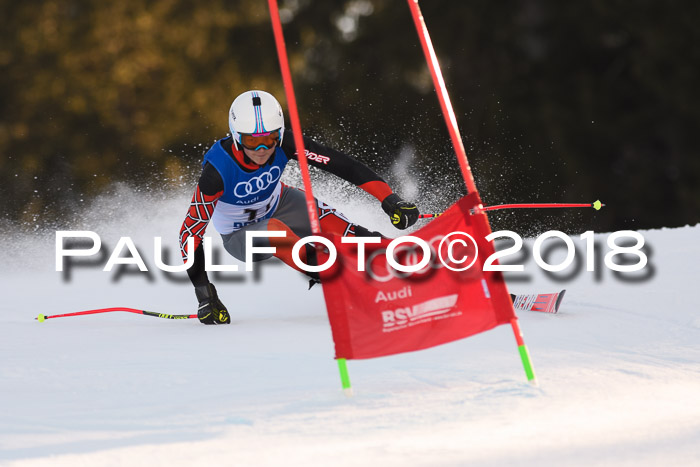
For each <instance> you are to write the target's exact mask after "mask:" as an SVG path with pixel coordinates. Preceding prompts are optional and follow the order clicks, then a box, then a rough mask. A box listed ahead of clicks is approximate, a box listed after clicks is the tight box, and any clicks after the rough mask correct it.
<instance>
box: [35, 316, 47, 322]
mask: <svg viewBox="0 0 700 467" xmlns="http://www.w3.org/2000/svg"><path fill="white" fill-rule="evenodd" d="M36 319H38V320H39V322H40V323H43V322H44V321H46V316H44V315H39V316H37V317H36Z"/></svg>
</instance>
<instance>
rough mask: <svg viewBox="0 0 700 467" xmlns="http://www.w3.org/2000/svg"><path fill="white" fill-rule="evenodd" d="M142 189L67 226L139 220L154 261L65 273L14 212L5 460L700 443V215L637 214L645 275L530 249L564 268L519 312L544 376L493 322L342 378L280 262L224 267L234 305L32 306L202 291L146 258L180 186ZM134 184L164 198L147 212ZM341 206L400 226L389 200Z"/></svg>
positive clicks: (328, 458)
mask: <svg viewBox="0 0 700 467" xmlns="http://www.w3.org/2000/svg"><path fill="white" fill-rule="evenodd" d="M140 196H141V197H140V198H138V199H135V198H131V197H129V196H120V197H118V198H116V199H114V198H113V199H103V200H101V201H98V202H97V203H95V204H93V205H92V207H91V208H90V209H89V210H88V211H87V212H86V214H85V216H84V218H83V219H82V221H80V222H79V223H76V224H75V226H73V227H71V230H92V231H95V232H97V233H98V234H99V235H100V237H101V239H102V241H103V243H104V245H105V247H106V249H107V254H111V249H112V248H113V247H114V246H115V245H116V242H117V240H118V238H119V237H121V236H129V237H131V238H132V240H133V241H134V243H135V244H136V245H137V247H138V248H139V251H140V253H141V254H142V256H143V257H144V261H145V262H146V263H147V265H148V266H149V269H150V273H149V274H124V275H121V276H117V275H116V274H114V273H107V272H102V271H101V269H102V267H103V266H104V264H105V262H106V258H101V259H100V260H94V259H92V261H93V262H94V263H95V264H93V265H92V266H89V267H87V266H81V267H75V268H73V269H72V270H71V274H70V279H69V280H68V279H66V278H65V277H64V276H63V275H62V274H61V273H60V272H56V271H55V247H54V234H53V231H48V232H47V231H39V232H38V233H36V234H26V235H21V236H19V237H18V236H16V235H11V234H9V233H5V234H3V245H5V250H4V251H5V254H6V255H7V257H6V258H5V259H4V260H3V261H2V270H1V271H0V281H1V283H2V291H3V300H2V303H1V304H0V352H1V353H2V364H1V365H0V465H8V466H13V467H19V466H22V467H25V466H35V465H36V466H38V465H50V466H71V467H73V466H80V465H85V466H96V465H129V466H139V465H144V466H146V465H147V466H152V465H168V466H191V465H202V466H204V465H206V466H209V465H236V466H238V465H255V466H258V465H263V466H265V465H270V466H278V465H291V466H294V465H304V466H308V465H334V466H346V465H347V466H350V465H379V466H406V465H411V466H413V465H415V466H428V465H430V466H433V465H444V466H461V465H483V466H489V465H492V466H500V465H525V466H538V467H541V466H542V465H560V466H561V465H572V466H576V465H581V466H583V465H616V466H626V465H629V466H632V465H634V466H651V465H700V313H699V312H698V308H697V305H696V302H697V300H696V298H695V297H696V296H697V293H696V291H697V284H698V277H697V271H698V264H699V263H700V246H698V242H697V239H698V238H699V237H700V227H698V226H694V227H685V228H678V229H662V230H654V231H643V232H641V233H642V234H643V235H644V237H645V240H646V242H647V245H648V246H649V252H650V260H649V265H648V266H647V268H645V270H644V271H643V274H641V275H640V274H636V275H634V277H636V278H637V281H629V280H623V279H624V278H620V277H617V276H615V275H614V274H612V273H611V272H610V271H609V270H605V269H604V268H602V266H601V265H600V264H599V265H597V267H598V268H601V269H599V273H598V274H597V273H590V272H586V271H585V270H582V269H579V270H578V271H574V272H573V273H570V274H568V275H569V276H570V277H569V278H568V279H567V280H565V281H555V280H553V279H551V278H548V277H546V276H545V275H544V274H542V273H541V271H539V269H538V268H537V266H536V265H535V264H534V262H533V261H532V260H529V261H527V262H526V263H525V267H526V271H525V273H523V274H518V275H512V276H511V279H510V289H511V291H513V292H515V293H531V292H550V291H557V290H560V289H562V288H566V289H567V290H568V292H567V295H566V298H565V301H564V303H563V305H562V308H561V310H560V312H559V314H557V315H547V314H541V313H534V312H530V313H525V312H521V313H520V323H521V327H522V329H523V332H524V335H525V340H526V343H527V344H528V346H529V348H530V352H531V355H532V359H533V363H534V365H535V370H536V372H537V376H538V379H539V382H540V386H539V387H532V386H530V385H528V384H527V382H526V379H525V375H524V372H523V370H522V367H521V364H520V361H519V358H518V354H517V350H516V346H515V342H514V339H513V335H512V332H511V330H510V328H508V327H505V326H502V327H499V328H497V329H495V330H493V331H490V332H487V333H484V334H481V335H478V336H475V337H473V338H470V339H466V340H463V341H459V342H455V343H452V344H448V345H444V346H440V347H437V348H433V349H429V350H426V351H422V352H417V353H411V354H404V355H399V356H394V357H387V358H382V359H376V360H363V361H350V362H348V366H349V370H350V376H351V379H352V383H353V386H354V389H355V396H354V397H353V398H347V397H346V396H345V395H344V394H343V393H342V391H341V389H340V382H339V377H338V373H337V367H336V364H335V361H334V360H333V355H334V352H333V342H332V339H331V333H330V329H329V325H328V321H327V318H326V316H325V310H324V305H323V297H322V291H321V289H320V287H315V288H313V289H312V290H310V291H307V290H306V288H307V287H306V281H305V280H304V279H303V278H302V277H300V276H299V275H298V274H297V273H295V272H293V271H291V270H289V269H287V268H285V267H283V266H280V265H279V264H278V263H274V262H270V263H268V264H266V265H264V266H262V267H261V268H260V269H259V271H260V272H259V274H257V275H256V274H251V273H245V272H239V273H224V276H226V277H227V278H228V280H223V279H221V278H219V279H216V278H213V279H214V281H215V283H216V284H217V286H218V288H219V293H220V296H221V298H222V300H223V302H224V303H225V304H226V305H227V306H228V308H229V311H230V312H231V315H232V318H233V324H232V325H230V326H220V327H213V326H203V325H200V324H199V323H198V322H197V321H196V320H178V321H170V320H165V319H158V318H152V317H147V316H141V315H134V314H127V313H110V314H102V315H91V316H81V317H73V318H61V319H54V320H48V321H46V322H44V323H39V322H37V321H35V320H34V317H35V316H37V315H38V314H39V313H42V314H46V315H51V314H58V313H67V312H72V311H80V310H87V309H93V308H102V307H112V306H125V307H134V308H139V309H146V310H152V311H159V312H163V313H178V314H189V313H194V312H195V309H196V303H195V298H194V293H193V290H192V288H191V286H190V285H189V283H188V282H186V278H185V282H173V281H170V280H167V279H166V278H165V276H164V275H163V273H162V272H160V271H159V270H157V269H156V268H155V266H154V264H155V263H154V260H153V237H155V236H161V237H163V242H164V245H165V246H166V247H167V248H169V250H170V259H169V261H168V262H170V263H175V262H176V260H177V258H178V253H177V250H176V243H175V242H176V240H177V232H178V230H179V225H180V222H181V220H182V215H184V210H185V208H186V205H187V203H188V201H189V193H187V192H184V191H183V192H182V193H179V194H177V195H176V196H172V197H171V198H170V199H162V198H154V199H145V200H144V199H143V198H142V196H143V195H140ZM141 203H152V204H154V205H155V206H156V209H155V210H154V211H153V212H157V213H158V214H157V215H155V216H151V217H148V218H144V216H143V215H142V213H141V212H140V211H139V210H138V209H137V208H138V207H139V206H140V205H141ZM346 211H347V212H346V213H347V214H349V215H351V216H352V217H354V218H357V219H360V220H361V221H362V222H363V223H364V224H366V225H368V226H372V227H374V228H379V229H381V230H382V231H383V232H385V233H388V234H392V235H396V233H395V232H391V227H390V226H389V225H388V221H386V220H385V219H384V215H383V213H381V212H380V210H379V207H378V206H375V205H370V204H357V205H353V206H350V209H346ZM130 213H132V214H130ZM209 235H211V236H212V237H214V238H215V239H216V235H215V233H214V232H213V229H212V231H211V232H209ZM606 237H607V234H603V235H599V236H597V237H596V239H597V240H598V241H599V242H600V244H601V245H602V246H603V247H605V238H606ZM215 243H216V242H215ZM526 244H528V245H531V244H532V240H528V241H526ZM581 245H582V244H581V242H580V241H577V246H581ZM582 248H583V247H582ZM582 248H581V249H579V250H578V254H581V252H582V251H583V249H582ZM219 262H224V260H223V255H222V257H221V259H220V260H219ZM225 262H226V263H228V264H234V263H233V260H231V261H228V260H226V261H225ZM552 262H555V260H554V259H553V260H552ZM566 273H567V271H565V272H564V273H561V274H560V275H559V276H560V277H561V276H563V275H566ZM180 277H181V278H184V277H185V276H184V274H182V275H180Z"/></svg>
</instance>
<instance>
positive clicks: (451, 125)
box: [408, 0, 481, 202]
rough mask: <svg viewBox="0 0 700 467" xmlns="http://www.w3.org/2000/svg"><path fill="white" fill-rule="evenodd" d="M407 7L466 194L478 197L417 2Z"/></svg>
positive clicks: (448, 97)
mask: <svg viewBox="0 0 700 467" xmlns="http://www.w3.org/2000/svg"><path fill="white" fill-rule="evenodd" d="M408 7H409V8H410V9H411V15H412V16H413V21H414V23H415V25H416V30H417V31H418V38H419V39H420V43H421V46H422V47H423V53H424V54H425V58H426V61H427V62H428V68H430V75H431V76H432V78H433V84H434V85H435V91H436V92H437V96H438V100H439V101H440V107H441V108H442V114H443V116H444V117H445V123H446V124H447V130H448V131H449V132H450V138H451V139H452V145H453V146H454V149H455V153H456V155H457V160H458V161H459V167H460V169H461V170H462V177H463V178H464V183H465V184H466V185H467V192H468V193H477V196H478V190H477V189H476V184H475V183H474V176H473V175H472V170H471V168H470V167H469V161H468V160H467V152H466V151H465V150H464V143H462V137H461V135H460V133H459V128H458V127H457V118H456V117H455V112H454V109H453V108H452V102H450V96H449V95H448V94H447V87H446V86H445V80H444V79H443V77H442V71H441V70H440V64H439V63H438V59H437V55H435V49H433V43H432V41H431V40H430V35H429V34H428V28H427V27H426V25H425V20H424V19H423V14H422V13H421V11H420V7H419V6H418V0H408ZM480 201H481V199H480V198H479V202H480Z"/></svg>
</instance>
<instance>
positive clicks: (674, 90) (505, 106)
mask: <svg viewBox="0 0 700 467" xmlns="http://www.w3.org/2000/svg"><path fill="white" fill-rule="evenodd" d="M0 3H1V4H2V12H3V14H2V17H3V19H2V23H3V24H2V29H1V30H0V37H1V38H2V47H1V48H0V93H1V94H2V96H1V98H0V114H1V115H2V118H1V120H0V200H2V202H1V203H0V206H1V208H0V215H1V216H3V217H4V218H6V219H12V220H18V221H22V222H30V223H31V222H42V221H50V220H52V219H56V218H60V217H61V215H62V213H65V212H69V211H70V210H72V209H74V208H75V207H76V206H79V205H80V204H81V202H82V201H84V200H85V199H89V198H90V197H91V196H93V195H95V194H96V193H99V192H100V191H102V190H104V189H106V188H107V187H108V186H110V184H112V183H113V182H115V181H127V182H129V183H133V184H134V185H135V186H138V185H143V186H146V187H147V189H159V188H161V187H163V188H168V187H173V186H181V185H182V184H183V183H192V182H193V181H194V180H195V179H196V176H197V173H198V171H199V163H200V161H201V155H202V153H203V151H204V150H205V149H206V148H207V147H208V146H209V145H211V143H212V142H213V141H214V140H216V139H218V138H221V137H223V136H224V135H225V134H226V133H227V131H228V127H227V120H226V118H227V117H226V114H227V111H228V107H229V105H230V102H231V100H232V99H233V98H234V97H235V96H236V95H237V94H238V93H240V92H242V91H244V90H247V89H250V88H258V89H265V90H268V91H270V92H272V93H273V94H275V95H276V96H277V97H278V98H279V99H280V101H281V102H282V103H283V107H286V105H285V99H284V93H283V87H282V84H281V78H280V72H279V65H278V63H277V55H276V51H275V46H274V42H273V36H272V30H271V26H270V21H269V17H268V10H267V2H264V1H261V0H238V1H236V2H230V1H221V0H212V1H211V2H207V3H206V4H202V5H198V6H195V4H194V3H191V2H173V1H171V0H153V1H150V2H142V1H134V0H124V1H121V2H98V1H94V0H53V1H52V0H47V1H26V2H13V1H8V0H0ZM280 6H281V7H282V12H281V17H282V20H283V23H284V28H285V37H286V39H287V47H288V51H289V53H290V60H291V65H292V72H293V75H294V80H295V88H296V91H297V99H298V101H299V106H300V111H301V120H302V125H303V126H304V130H305V133H307V134H309V135H310V136H313V137H316V138H317V139H319V140H320V141H322V142H324V143H326V144H330V145H333V146H335V147H338V148H340V149H343V150H345V151H347V152H349V153H351V154H353V155H355V156H356V157H357V158H359V159H361V160H363V161H365V162H367V163H368V164H370V165H373V166H374V167H375V168H378V169H379V170H378V171H380V172H381V173H383V174H386V175H388V176H389V178H391V177H392V175H391V174H387V173H386V172H387V171H385V170H383V169H382V168H380V167H383V166H384V167H386V166H390V165H391V163H393V162H394V161H396V160H397V159H398V158H402V159H401V160H402V161H403V163H404V166H405V167H404V168H407V169H408V170H407V171H405V172H404V173H408V174H410V175H411V176H412V177H415V178H416V179H418V180H420V183H419V185H420V188H421V191H422V192H426V191H428V192H433V193H435V194H437V195H438V197H440V198H442V199H444V205H443V207H447V206H448V205H449V204H450V203H451V202H453V201H455V200H456V199H457V198H458V197H459V196H460V195H461V194H462V193H463V192H464V189H463V187H462V185H461V183H460V178H459V173H458V169H457V165H456V161H455V159H454V155H453V152H452V149H451V144H450V141H449V138H448V135H447V131H446V129H445V125H444V122H443V119H442V115H441V113H440V109H439V105H438V102H437V99H436V97H435V93H434V91H433V88H432V83H431V81H430V76H429V73H428V70H427V67H426V65H425V60H424V58H423V55H422V51H421V49H420V45H419V42H418V38H417V36H416V33H415V29H414V26H413V23H412V20H411V18H410V14H409V11H408V7H407V5H406V3H405V1H403V0H343V1H341V0H336V1H317V0H287V1H285V0H281V1H280ZM421 8H422V9H423V13H424V16H425V19H426V22H427V25H428V28H429V30H430V33H431V36H432V39H433V43H434V45H435V48H436V50H437V53H438V56H439V58H440V61H441V66H442V69H443V73H444V75H445V79H446V82H447V85H448V89H449V92H450V96H451V98H452V101H453V104H454V107H455V111H456V114H457V119H458V122H459V125H460V129H461V131H462V136H463V138H464V141H465V146H466V147H467V152H468V156H469V158H470V162H471V164H472V168H473V170H474V173H475V176H476V179H477V185H478V186H479V189H480V191H481V193H482V198H483V199H484V201H485V202H486V203H488V204H498V203H506V202H529V201H531V202H589V201H593V200H595V199H597V198H600V199H601V200H603V201H604V202H605V203H607V205H608V208H607V209H605V210H603V211H601V212H600V213H599V214H597V215H596V225H595V228H596V230H598V231H603V230H616V229H621V228H635V229H638V228H653V227H661V226H678V225H684V224H687V223H696V222H698V220H700V157H698V156H700V154H699V151H698V149H699V147H700V144H699V143H698V139H697V138H695V137H694V136H693V134H694V131H695V130H696V129H697V128H699V127H700V109H699V108H698V104H699V103H700V96H699V94H700V91H699V90H698V85H697V83H699V82H700V66H698V64H699V63H700V47H698V44H700V32H699V28H698V27H697V21H698V19H700V4H698V3H697V2H693V1H689V0H679V1H677V2H673V3H670V4H669V3H663V2H653V1H650V0H639V1H637V2H624V1H619V0H608V1H602V0H600V1H599V0H592V1H589V2H574V3H571V2H557V1H554V0H504V1H502V2H490V1H486V0H470V1H464V2H454V1H447V0H431V1H423V2H422V3H421ZM380 163H381V164H382V165H379V164H380ZM395 183H398V184H399V192H401V186H400V184H401V181H400V180H398V179H397V180H395ZM144 184H145V185H144ZM417 201H418V204H419V205H420V199H418V200H417ZM547 214H548V215H550V214H549V213H547ZM536 215H537V214H535V213H527V214H523V215H519V216H518V219H519V220H518V221H516V222H515V224H511V225H508V228H515V227H517V224H518V222H529V221H530V220H531V219H532V218H533V216H536ZM551 215H555V216H561V219H564V218H565V217H564V216H568V221H567V222H568V224H567V226H568V227H570V228H574V229H575V228H576V226H577V223H579V222H583V223H584V224H586V225H590V224H589V223H587V222H586V220H587V219H589V218H585V219H583V218H581V215H580V214H579V215H578V218H577V217H576V216H574V218H573V220H572V218H571V216H572V215H571V213H557V214H551ZM503 216H507V215H505V214H503ZM495 220H496V222H499V218H498V217H496V218H495ZM501 220H502V221H503V222H505V223H506V224H508V222H507V221H508V219H507V217H504V218H501Z"/></svg>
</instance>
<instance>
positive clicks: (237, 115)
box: [228, 91, 284, 149]
mask: <svg viewBox="0 0 700 467" xmlns="http://www.w3.org/2000/svg"><path fill="white" fill-rule="evenodd" d="M228 126H229V128H230V129H231V136H233V141H234V142H235V144H236V148H238V149H240V148H241V147H242V143H241V135H242V134H248V135H253V134H265V133H269V132H272V131H275V130H279V132H280V139H279V144H280V145H281V144H282V137H283V136H284V115H283V114H282V106H280V103H279V102H277V99H275V97H274V96H273V95H272V94H270V93H269V92H265V91H246V92H244V93H243V94H241V95H239V96H238V97H236V98H235V99H234V100H233V103H232V104H231V109H230V110H229V112H228Z"/></svg>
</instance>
